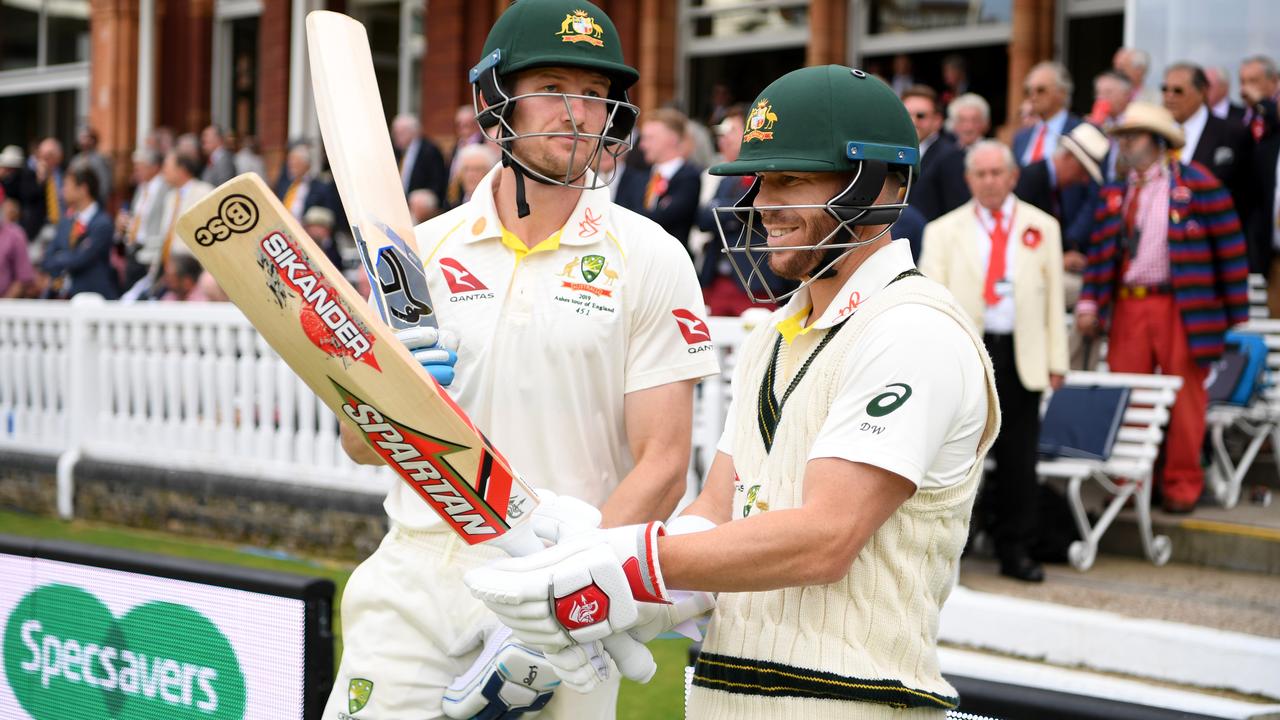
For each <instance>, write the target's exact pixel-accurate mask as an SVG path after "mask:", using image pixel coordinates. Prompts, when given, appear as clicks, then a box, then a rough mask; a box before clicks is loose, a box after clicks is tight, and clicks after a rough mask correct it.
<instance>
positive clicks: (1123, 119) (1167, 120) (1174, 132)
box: [1110, 102, 1187, 150]
mask: <svg viewBox="0 0 1280 720" xmlns="http://www.w3.org/2000/svg"><path fill="white" fill-rule="evenodd" d="M1110 132H1111V134H1112V135H1118V134H1120V133H1130V132H1149V133H1153V134H1155V135H1159V136H1160V137H1162V138H1164V139H1165V140H1167V141H1168V142H1169V147H1170V148H1172V149H1174V150H1177V149H1178V148H1180V147H1182V146H1183V145H1185V144H1186V142H1187V141H1186V137H1185V136H1184V135H1183V134H1182V128H1181V127H1178V123H1176V122H1174V121H1173V115H1171V114H1170V113H1169V111H1168V110H1165V109H1164V108H1162V107H1160V106H1159V105H1153V104H1152V103H1146V102H1135V103H1130V104H1129V107H1127V108H1125V111H1124V114H1123V115H1121V116H1120V120H1119V121H1118V122H1116V124H1115V125H1114V126H1113V127H1112V128H1111V131H1110Z"/></svg>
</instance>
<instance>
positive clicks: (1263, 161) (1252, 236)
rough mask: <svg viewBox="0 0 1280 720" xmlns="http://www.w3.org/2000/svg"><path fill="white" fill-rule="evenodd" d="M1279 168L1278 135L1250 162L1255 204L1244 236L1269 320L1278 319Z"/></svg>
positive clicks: (1279, 302)
mask: <svg viewBox="0 0 1280 720" xmlns="http://www.w3.org/2000/svg"><path fill="white" fill-rule="evenodd" d="M1278 165H1280V135H1271V136H1270V137H1267V138H1265V139H1264V140H1263V141H1262V142H1261V143H1259V144H1258V149H1257V150H1256V151H1254V153H1253V158H1252V172H1251V177H1252V179H1253V183H1254V187H1255V188H1256V189H1257V202H1255V203H1254V204H1253V211H1252V212H1251V213H1250V216H1249V219H1248V224H1247V228H1246V231H1247V232H1246V234H1247V236H1248V243H1249V248H1250V252H1251V253H1257V255H1258V263H1260V264H1261V266H1262V268H1263V269H1264V273H1263V274H1264V275H1266V277H1267V311H1268V313H1267V314H1268V315H1270V316H1271V317H1273V318H1280V265H1278V263H1280V256H1278V255H1277V249H1278V248H1280V197H1277V195H1276V188H1277V184H1276V178H1277V171H1278V170H1280V168H1278V167H1277V166H1278Z"/></svg>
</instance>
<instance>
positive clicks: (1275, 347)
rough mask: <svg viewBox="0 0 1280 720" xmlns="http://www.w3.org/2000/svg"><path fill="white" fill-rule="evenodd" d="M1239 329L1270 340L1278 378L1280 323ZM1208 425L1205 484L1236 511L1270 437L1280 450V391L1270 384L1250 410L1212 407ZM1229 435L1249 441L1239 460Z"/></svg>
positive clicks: (1270, 360)
mask: <svg viewBox="0 0 1280 720" xmlns="http://www.w3.org/2000/svg"><path fill="white" fill-rule="evenodd" d="M1252 278H1253V276H1252V275H1251V276H1250V279H1252ZM1250 292H1252V289H1251V290H1250ZM1239 329H1240V330H1241V331H1243V332H1247V333H1254V334H1257V335H1261V336H1262V337H1263V339H1264V340H1266V343H1267V372H1268V374H1270V375H1271V376H1272V377H1277V375H1276V373H1280V320H1270V319H1266V318H1265V316H1264V318H1262V319H1250V320H1249V321H1248V322H1247V323H1245V324H1244V325H1242V326H1240V328H1239ZM1205 422H1206V429H1207V430H1208V435H1209V440H1210V443H1211V446H1212V449H1213V453H1212V456H1211V458H1210V462H1209V468H1208V470H1207V471H1206V472H1205V484H1206V485H1207V486H1208V488H1209V490H1210V492H1212V493H1213V497H1214V499H1215V500H1217V502H1218V503H1219V504H1220V505H1222V506H1223V507H1226V508H1232V507H1235V506H1236V503H1238V502H1239V501H1240V486H1241V484H1242V483H1243V482H1244V476H1245V475H1246V474H1247V473H1248V472H1249V469H1250V468H1251V467H1252V466H1253V461H1254V460H1255V459H1256V458H1257V456H1258V451H1260V450H1261V449H1262V444H1263V443H1264V442H1265V441H1266V439H1267V438H1268V437H1270V438H1272V441H1271V444H1272V447H1275V448H1280V387H1276V385H1275V384H1274V383H1268V384H1267V385H1266V386H1265V387H1264V388H1263V390H1262V392H1261V394H1260V395H1259V397H1258V399H1257V400H1255V401H1254V402H1253V403H1252V404H1250V405H1249V406H1247V407H1240V406H1235V405H1210V406H1209V412H1208V415H1207V416H1206V419H1205ZM1228 431H1232V432H1233V433H1234V432H1239V433H1241V434H1243V435H1244V436H1245V437H1246V438H1247V444H1246V445H1245V446H1244V452H1242V453H1241V454H1240V458H1239V460H1233V459H1232V457H1231V452H1230V450H1229V449H1228V447H1227V433H1228Z"/></svg>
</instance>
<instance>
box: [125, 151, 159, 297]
mask: <svg viewBox="0 0 1280 720" xmlns="http://www.w3.org/2000/svg"><path fill="white" fill-rule="evenodd" d="M163 165H164V156H162V155H161V154H160V153H159V151H156V150H138V151H137V152H135V153H134V154H133V182H134V185H135V189H134V191H133V199H132V200H130V202H129V209H128V210H127V211H121V212H120V213H119V214H118V215H116V234H117V235H119V236H121V237H123V238H124V247H125V256H126V261H125V273H124V287H126V288H129V287H133V284H134V283H136V282H138V281H139V280H141V279H142V278H143V276H145V275H146V274H147V270H148V269H149V268H150V267H151V265H152V263H154V262H155V259H156V256H157V255H158V254H159V253H160V245H161V243H163V242H164V233H165V232H166V231H167V230H168V228H167V227H166V225H165V220H166V216H165V212H164V210H165V200H166V196H167V195H168V193H169V185H168V184H167V183H166V182H165V180H164V175H163V174H162V173H161V172H160V168H161V166H163Z"/></svg>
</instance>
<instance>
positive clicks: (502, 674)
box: [444, 622, 560, 720]
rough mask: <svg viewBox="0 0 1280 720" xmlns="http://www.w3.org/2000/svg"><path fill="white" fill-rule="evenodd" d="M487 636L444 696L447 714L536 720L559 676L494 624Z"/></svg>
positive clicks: (480, 719)
mask: <svg viewBox="0 0 1280 720" xmlns="http://www.w3.org/2000/svg"><path fill="white" fill-rule="evenodd" d="M484 634H485V635H486V636H487V639H486V641H485V644H484V647H483V648H482V649H481V650H480V656H479V657H478V658H476V661H475V662H474V663H472V665H471V667H470V668H469V669H468V670H467V671H466V672H465V673H463V674H462V675H459V676H458V677H457V678H455V679H454V681H453V682H452V683H451V684H450V685H449V687H448V688H447V689H446V690H445V693H444V714H445V715H447V716H448V717H451V718H457V719H458V720H472V719H474V720H515V719H516V718H526V720H527V719H529V718H534V717H536V716H537V715H538V712H539V711H540V710H541V709H542V708H543V707H544V706H545V705H546V704H547V703H548V702H550V701H551V695H552V693H553V692H554V691H555V689H556V687H558V686H559V685H560V676H559V675H558V674H557V673H556V671H555V669H554V668H553V667H552V665H551V663H549V662H548V661H547V659H546V657H545V656H544V655H543V654H542V653H540V652H538V651H537V650H532V649H530V648H527V647H524V646H523V645H519V644H517V643H516V642H515V641H514V640H513V639H512V638H511V630H510V628H507V627H506V626H504V625H502V624H501V623H497V622H494V623H491V624H490V625H489V626H487V627H486V628H485V629H484Z"/></svg>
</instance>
